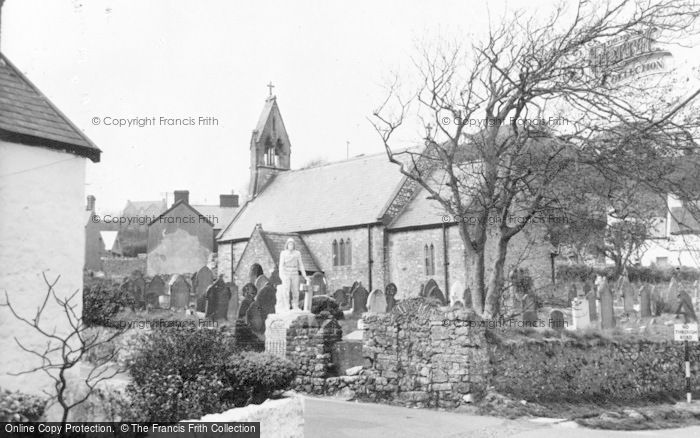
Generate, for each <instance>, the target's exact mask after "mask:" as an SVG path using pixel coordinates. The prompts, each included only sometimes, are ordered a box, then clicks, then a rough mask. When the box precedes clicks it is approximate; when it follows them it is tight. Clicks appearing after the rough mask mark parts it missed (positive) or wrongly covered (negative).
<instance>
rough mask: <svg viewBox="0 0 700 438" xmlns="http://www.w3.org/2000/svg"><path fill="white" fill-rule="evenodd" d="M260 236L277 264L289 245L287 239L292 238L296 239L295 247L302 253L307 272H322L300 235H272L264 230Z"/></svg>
mask: <svg viewBox="0 0 700 438" xmlns="http://www.w3.org/2000/svg"><path fill="white" fill-rule="evenodd" d="M260 234H261V235H262V237H263V239H264V240H265V244H266V245H267V248H268V249H269V250H270V253H271V254H272V259H273V260H274V261H275V263H277V262H278V261H279V256H280V253H281V252H282V250H283V249H284V245H285V244H286V243H287V239H289V238H291V239H294V247H295V248H296V249H297V250H299V252H300V253H301V261H302V263H304V268H305V269H306V270H307V271H311V272H318V271H320V269H319V267H318V265H317V264H316V260H315V259H314V257H313V256H312V255H311V251H309V248H308V247H307V246H306V243H304V240H303V239H302V238H301V237H300V236H299V235H298V234H294V233H271V232H267V231H262V230H261V231H260Z"/></svg>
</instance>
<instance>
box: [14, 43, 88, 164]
mask: <svg viewBox="0 0 700 438" xmlns="http://www.w3.org/2000/svg"><path fill="white" fill-rule="evenodd" d="M0 138H4V139H7V140H10V141H16V142H19V143H24V144H28V145H32V146H40V147H47V148H51V149H59V150H63V151H66V152H70V153H72V154H75V155H79V156H82V157H86V158H89V159H90V160H92V161H94V162H98V161H100V153H101V151H100V149H99V148H98V147H97V146H95V145H94V144H93V143H92V141H90V139H88V138H87V137H86V136H85V134H83V132H82V131H80V129H78V128H77V127H76V126H75V125H74V124H73V123H71V121H70V120H68V118H67V117H66V116H65V115H64V114H63V113H62V112H61V111H59V109H58V108H56V107H55V106H54V105H53V104H52V103H51V101H50V100H49V99H48V98H47V97H46V96H45V95H44V94H43V93H42V92H41V91H40V90H39V89H38V88H36V86H34V84H32V83H31V81H29V79H27V77H25V76H24V75H23V74H22V72H20V71H19V69H17V67H15V66H14V65H13V64H12V63H11V62H10V61H9V60H8V59H7V58H6V57H5V56H4V55H3V54H1V53H0Z"/></svg>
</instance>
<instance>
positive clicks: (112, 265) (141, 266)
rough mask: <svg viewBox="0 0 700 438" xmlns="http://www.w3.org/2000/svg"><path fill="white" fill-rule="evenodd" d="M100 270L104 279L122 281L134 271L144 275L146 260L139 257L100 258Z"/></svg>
mask: <svg viewBox="0 0 700 438" xmlns="http://www.w3.org/2000/svg"><path fill="white" fill-rule="evenodd" d="M102 269H103V272H104V273H105V277H107V278H112V279H115V280H123V279H124V278H126V277H129V276H130V275H131V273H132V272H134V271H141V272H143V273H144V274H145V273H146V259H145V258H140V257H124V258H111V257H103V258H102Z"/></svg>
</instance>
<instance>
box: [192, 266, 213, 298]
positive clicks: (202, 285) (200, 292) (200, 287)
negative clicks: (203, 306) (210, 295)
mask: <svg viewBox="0 0 700 438" xmlns="http://www.w3.org/2000/svg"><path fill="white" fill-rule="evenodd" d="M213 282H214V274H212V272H211V269H209V268H208V267H206V266H202V267H201V268H200V269H199V271H197V273H196V274H195V276H194V295H195V296H196V297H197V298H199V297H203V296H204V295H205V294H206V293H207V289H209V286H211V284H212V283H213Z"/></svg>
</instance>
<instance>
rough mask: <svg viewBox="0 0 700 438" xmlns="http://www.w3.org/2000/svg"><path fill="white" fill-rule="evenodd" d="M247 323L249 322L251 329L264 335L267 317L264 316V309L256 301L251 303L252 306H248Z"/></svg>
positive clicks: (257, 333) (260, 335) (259, 334)
mask: <svg viewBox="0 0 700 438" xmlns="http://www.w3.org/2000/svg"><path fill="white" fill-rule="evenodd" d="M246 323H247V324H248V327H250V330H251V331H252V332H253V333H255V334H256V335H258V337H262V335H263V334H264V333H265V318H264V317H263V310H262V308H261V307H260V305H259V304H258V303H257V302H255V301H253V302H252V303H251V304H250V307H248V310H247V311H246Z"/></svg>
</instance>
